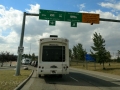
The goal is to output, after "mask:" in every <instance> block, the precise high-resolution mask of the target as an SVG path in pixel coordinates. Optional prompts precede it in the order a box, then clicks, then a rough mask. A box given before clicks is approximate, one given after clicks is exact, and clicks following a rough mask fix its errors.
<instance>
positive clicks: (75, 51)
mask: <svg viewBox="0 0 120 90" xmlns="http://www.w3.org/2000/svg"><path fill="white" fill-rule="evenodd" d="M73 57H74V59H77V47H76V46H73Z"/></svg>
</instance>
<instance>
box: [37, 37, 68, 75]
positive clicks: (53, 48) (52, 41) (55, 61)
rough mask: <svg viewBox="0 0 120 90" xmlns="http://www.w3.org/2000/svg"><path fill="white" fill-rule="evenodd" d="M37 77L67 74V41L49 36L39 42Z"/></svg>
mask: <svg viewBox="0 0 120 90" xmlns="http://www.w3.org/2000/svg"><path fill="white" fill-rule="evenodd" d="M37 71H38V76H39V77H41V75H58V76H60V77H62V75H63V74H69V41H68V40H67V39H64V38H58V37H57V36H56V35H50V38H42V39H40V42H39V55H38V67H37Z"/></svg>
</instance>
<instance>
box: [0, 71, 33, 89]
mask: <svg viewBox="0 0 120 90" xmlns="http://www.w3.org/2000/svg"><path fill="white" fill-rule="evenodd" d="M30 73H31V70H21V75H20V76H14V75H15V70H4V71H3V70H1V71H0V90H13V89H14V88H15V87H17V86H18V85H19V84H20V83H21V82H23V81H24V80H25V79H26V78H27V77H28V76H29V75H30Z"/></svg>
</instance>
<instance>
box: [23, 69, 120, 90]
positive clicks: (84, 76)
mask: <svg viewBox="0 0 120 90" xmlns="http://www.w3.org/2000/svg"><path fill="white" fill-rule="evenodd" d="M32 69H34V70H35V72H34V73H33V76H32V77H31V79H30V80H29V81H28V82H27V83H26V85H25V86H24V87H23V88H22V89H21V90H120V77H119V76H118V77H117V76H115V75H114V78H111V77H112V75H109V74H105V75H106V76H105V75H104V74H103V73H94V74H93V72H89V73H88V72H86V71H83V70H78V69H70V74H69V75H64V76H63V77H62V78H58V77H55V76H51V77H42V78H38V77H37V71H36V68H33V67H32ZM101 74H102V75H101ZM109 77H110V78H109ZM115 77H116V78H115Z"/></svg>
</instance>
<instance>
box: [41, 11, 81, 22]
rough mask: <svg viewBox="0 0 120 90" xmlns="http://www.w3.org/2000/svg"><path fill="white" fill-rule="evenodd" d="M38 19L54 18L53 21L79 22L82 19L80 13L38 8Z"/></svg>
mask: <svg viewBox="0 0 120 90" xmlns="http://www.w3.org/2000/svg"><path fill="white" fill-rule="evenodd" d="M39 19H43V20H55V21H69V22H71V21H75V22H81V21H82V13H75V12H64V11H53V10H44V9H40V11H39Z"/></svg>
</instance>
